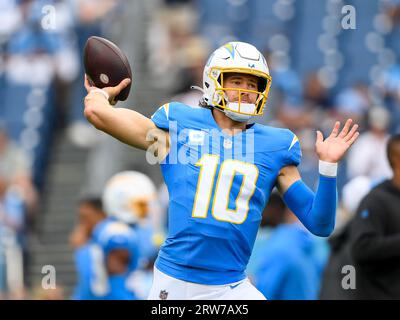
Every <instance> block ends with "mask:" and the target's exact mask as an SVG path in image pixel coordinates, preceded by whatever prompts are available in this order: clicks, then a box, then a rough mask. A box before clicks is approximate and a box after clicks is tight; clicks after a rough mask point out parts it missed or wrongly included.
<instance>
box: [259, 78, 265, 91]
mask: <svg viewBox="0 0 400 320" xmlns="http://www.w3.org/2000/svg"><path fill="white" fill-rule="evenodd" d="M266 88H267V79H264V78H261V77H259V78H258V91H260V92H264V91H265V89H266Z"/></svg>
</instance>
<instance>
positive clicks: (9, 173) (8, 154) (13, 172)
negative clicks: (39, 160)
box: [0, 123, 38, 213]
mask: <svg viewBox="0 0 400 320" xmlns="http://www.w3.org/2000/svg"><path fill="white" fill-rule="evenodd" d="M0 172H2V174H3V175H6V177H7V179H8V180H9V181H11V183H12V184H13V185H15V186H16V187H19V190H20V194H21V197H22V199H23V201H24V204H25V207H26V209H27V212H28V213H33V212H35V211H36V209H37V205H38V202H37V201H38V195H37V191H36V188H35V187H34V185H33V183H32V176H31V159H30V158H29V157H28V156H27V154H26V153H25V152H24V151H23V150H22V149H21V148H20V147H19V146H18V145H17V144H15V143H14V142H12V141H10V140H9V138H8V135H7V132H6V128H5V126H4V125H2V124H1V123H0Z"/></svg>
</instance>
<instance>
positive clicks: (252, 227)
mask: <svg viewBox="0 0 400 320" xmlns="http://www.w3.org/2000/svg"><path fill="white" fill-rule="evenodd" d="M85 83H86V88H87V90H88V95H87V97H86V98H85V116H86V117H87V119H88V120H89V121H90V122H91V123H92V124H93V125H94V126H95V127H96V128H98V129H99V130H102V131H104V132H106V133H108V134H110V135H112V136H114V137H115V138H117V139H119V140H120V141H122V142H124V143H127V144H129V145H131V146H134V147H137V148H141V149H144V150H147V155H146V156H147V159H148V160H149V161H154V160H158V161H159V162H160V163H161V169H162V173H163V176H164V180H165V183H166V184H167V187H168V191H169V196H170V202H169V224H168V225H169V230H168V236H167V238H166V240H165V242H164V244H163V245H162V247H161V249H160V252H159V255H158V258H157V261H156V263H155V268H154V282H153V286H152V289H151V292H150V295H149V299H265V297H264V296H263V295H262V294H261V293H260V292H259V291H258V290H257V289H256V288H255V287H254V286H253V285H252V284H251V283H250V282H249V280H248V279H247V278H246V274H245V270H246V265H247V263H248V260H249V257H250V255H251V251H252V248H253V244H254V240H255V237H256V233H257V230H258V227H259V224H260V221H261V214H262V211H263V208H264V206H265V205H266V202H267V201H268V198H269V195H270V193H271V190H272V189H273V188H274V187H275V186H276V187H277V188H278V190H279V191H280V192H281V194H282V195H283V198H284V201H285V202H286V204H287V205H288V206H289V208H290V209H291V210H292V211H293V212H294V213H295V214H296V215H297V216H298V218H299V219H300V221H301V222H302V223H303V224H304V226H305V227H306V228H307V229H308V230H309V231H310V232H312V233H314V234H316V235H319V236H328V235H330V234H331V232H332V230H333V228H334V223H335V213H336V193H337V192H336V171H337V163H338V161H339V160H340V159H341V158H342V157H343V156H344V154H345V153H346V151H347V150H348V148H349V147H350V146H351V145H352V144H353V143H354V141H355V140H356V139H357V137H358V132H357V127H358V126H357V125H353V126H352V121H351V120H350V119H349V120H347V122H346V123H345V125H344V127H343V129H342V130H341V131H340V130H339V129H340V123H339V122H337V123H336V124H335V126H334V128H333V130H332V132H331V134H330V135H329V137H327V138H325V139H324V138H323V136H322V133H321V132H319V131H318V132H317V137H316V152H317V154H318V156H319V159H320V164H319V172H320V179H319V186H318V189H317V191H316V192H315V193H314V192H313V191H311V190H310V189H309V188H308V187H307V186H306V185H305V184H304V183H303V182H302V180H301V177H300V174H299V172H298V170H297V165H298V164H299V162H300V159H301V151H300V145H299V141H298V139H297V137H296V136H295V135H294V134H293V133H292V132H291V131H290V130H287V129H281V128H273V127H269V126H263V125H260V124H251V123H249V120H250V119H251V117H253V116H258V115H261V114H262V113H263V110H264V106H265V103H266V100H267V97H268V91H269V88H270V85H271V77H270V75H269V70H268V66H267V62H266V60H265V58H264V57H263V55H262V54H261V53H260V52H259V51H258V50H257V49H256V48H255V47H254V46H252V45H250V44H247V43H243V42H230V43H228V44H226V45H224V46H222V47H220V48H218V49H217V50H216V51H214V52H213V53H212V55H211V56H210V58H209V60H208V62H207V64H206V66H205V68H204V75H203V100H202V102H201V106H199V107H197V108H192V107H189V106H187V105H185V104H182V103H178V102H171V103H167V104H165V105H163V106H161V107H160V108H159V109H158V110H157V111H156V112H155V113H154V115H153V116H152V118H151V119H148V118H146V117H144V116H143V115H141V114H139V113H137V112H135V111H132V110H129V109H123V108H112V107H111V106H110V103H109V101H110V100H111V99H112V98H113V97H115V95H116V94H118V92H120V90H122V88H124V87H125V86H126V85H127V84H128V83H129V80H128V79H127V80H124V81H122V82H121V83H120V84H119V85H118V86H117V87H110V88H105V89H102V90H100V89H98V88H93V87H89V85H88V82H87V81H86V82H85ZM339 131H340V132H339ZM267 298H268V297H267Z"/></svg>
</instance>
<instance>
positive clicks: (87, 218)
mask: <svg viewBox="0 0 400 320" xmlns="http://www.w3.org/2000/svg"><path fill="white" fill-rule="evenodd" d="M154 197H155V186H154V184H153V183H152V181H151V180H150V179H149V178H148V177H147V176H145V175H144V174H142V173H139V172H135V171H125V172H121V173H119V174H117V175H115V176H113V177H112V178H111V179H110V180H109V182H108V183H107V185H106V187H105V190H104V193H103V198H102V202H103V204H104V212H105V213H106V215H107V218H106V219H104V214H103V211H102V209H101V207H100V202H99V201H98V200H96V201H94V202H85V203H82V204H81V208H80V222H81V223H80V225H79V226H78V227H77V228H76V229H75V231H74V233H73V234H72V237H71V240H72V242H73V243H75V244H79V243H82V242H85V240H87V239H89V240H88V242H87V244H85V245H84V247H83V248H80V249H78V251H77V254H76V260H77V268H78V270H79V271H80V272H79V275H80V277H79V278H80V279H79V280H80V281H79V283H78V286H77V290H76V292H75V294H74V296H73V298H74V299H85V300H86V299H112V300H117V299H127V300H133V299H137V298H138V297H137V294H136V293H135V290H134V285H135V279H133V278H132V276H133V273H134V271H135V270H136V269H137V267H138V265H139V264H142V263H143V260H145V259H151V258H152V257H153V256H154V252H153V250H155V247H154V246H152V240H153V239H152V236H153V234H152V233H151V230H152V229H151V224H149V225H150V227H148V224H146V222H145V221H146V219H147V218H148V215H149V211H150V207H151V203H152V202H153V201H154ZM82 206H83V207H82ZM88 236H89V238H88Z"/></svg>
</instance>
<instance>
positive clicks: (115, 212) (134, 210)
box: [102, 171, 156, 224]
mask: <svg viewBox="0 0 400 320" xmlns="http://www.w3.org/2000/svg"><path fill="white" fill-rule="evenodd" d="M155 197H156V188H155V185H154V184H153V182H152V181H151V180H150V178H149V177H147V176H146V175H144V174H143V173H140V172H137V171H123V172H120V173H118V174H116V175H114V176H113V177H112V178H111V179H110V180H109V181H108V182H107V184H106V186H105V189H104V192H103V197H102V200H103V206H104V210H105V212H106V214H107V215H108V216H110V217H114V218H116V219H117V220H119V221H122V222H125V223H128V224H132V223H138V222H141V221H143V220H144V219H146V218H147V216H148V215H149V213H150V211H151V210H150V209H151V203H152V201H154V200H155Z"/></svg>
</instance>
